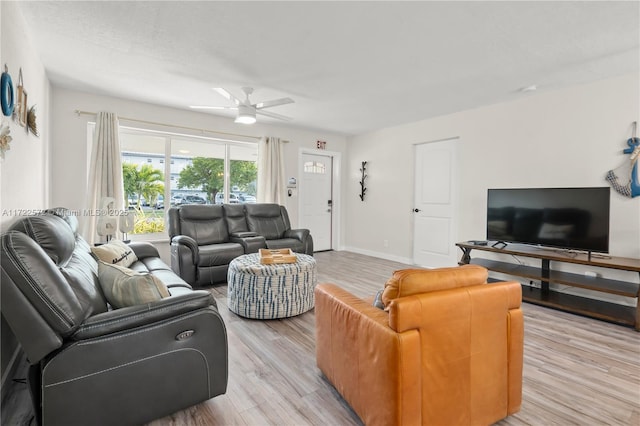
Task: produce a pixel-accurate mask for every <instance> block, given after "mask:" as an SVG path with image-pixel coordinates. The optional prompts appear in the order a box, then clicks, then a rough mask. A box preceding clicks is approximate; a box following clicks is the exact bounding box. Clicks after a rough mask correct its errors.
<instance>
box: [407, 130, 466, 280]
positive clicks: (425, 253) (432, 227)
mask: <svg viewBox="0 0 640 426" xmlns="http://www.w3.org/2000/svg"><path fill="white" fill-rule="evenodd" d="M457 143H458V142H457V139H451V140H446V141H439V142H432V143H425V144H421V145H416V147H415V150H416V155H415V196H414V231H413V232H414V235H413V262H414V263H415V264H416V265H420V266H425V267H430V268H437V267H444V266H455V265H457V253H456V250H455V249H456V246H455V242H456V241H455V238H456V232H455V220H454V219H455V218H454V214H455V202H456V165H457V159H456V147H457Z"/></svg>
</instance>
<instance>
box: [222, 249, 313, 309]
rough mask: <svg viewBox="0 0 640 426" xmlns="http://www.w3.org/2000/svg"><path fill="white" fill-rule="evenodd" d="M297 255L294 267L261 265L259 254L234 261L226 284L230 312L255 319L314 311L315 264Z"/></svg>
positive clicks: (292, 265)
mask: <svg viewBox="0 0 640 426" xmlns="http://www.w3.org/2000/svg"><path fill="white" fill-rule="evenodd" d="M294 254H295V256H296V262H295V263H273V264H261V263H260V254H259V253H252V254H246V255H243V256H239V257H237V258H235V259H233V260H232V261H231V263H230V264H229V273H228V280H227V281H228V287H227V305H228V306H229V309H230V310H231V311H232V312H235V313H236V314H238V315H240V316H243V317H245V318H255V319H276V318H287V317H292V316H295V315H300V314H302V313H303V312H307V311H308V310H310V309H312V308H313V307H314V304H315V299H314V294H313V290H314V288H315V285H316V261H315V259H314V258H313V257H311V256H308V255H306V254H300V253H294Z"/></svg>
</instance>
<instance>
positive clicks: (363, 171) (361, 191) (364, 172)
mask: <svg viewBox="0 0 640 426" xmlns="http://www.w3.org/2000/svg"><path fill="white" fill-rule="evenodd" d="M360 171H361V172H362V180H361V181H360V201H364V193H365V192H367V188H365V186H364V180H365V179H366V178H367V174H366V172H367V162H366V161H363V162H362V168H361V169H360Z"/></svg>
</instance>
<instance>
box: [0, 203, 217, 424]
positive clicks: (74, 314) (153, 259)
mask: <svg viewBox="0 0 640 426" xmlns="http://www.w3.org/2000/svg"><path fill="white" fill-rule="evenodd" d="M56 212H57V214H43V215H39V216H30V217H25V218H21V219H19V220H18V221H16V222H15V223H14V224H12V225H11V226H10V227H9V229H8V231H7V232H6V233H4V234H3V235H2V236H1V248H0V257H1V274H2V275H1V286H2V298H1V305H2V315H3V316H4V317H5V319H6V321H7V323H8V324H9V326H10V327H11V329H12V331H13V332H14V334H15V335H16V337H17V339H18V341H19V343H20V345H21V347H22V349H23V350H24V352H25V354H26V356H27V359H28V361H29V363H30V364H31V366H30V369H29V387H30V391H31V396H32V400H33V403H34V409H35V415H36V419H37V420H38V423H39V424H44V425H45V426H46V425H76V424H77V425H114V424H118V425H129V424H140V423H145V422H148V421H150V420H153V419H155V418H159V417H163V416H166V415H168V414H171V413H173V412H175V411H178V410H181V409H184V408H186V407H189V406H191V405H194V404H196V403H199V402H202V401H205V400H208V399H210V398H212V397H214V396H216V395H220V394H223V393H225V392H226V387H227V377H228V371H227V369H228V358H227V347H228V346H227V336H226V329H225V325H224V322H223V320H222V317H221V316H220V314H219V313H218V310H217V307H216V302H215V300H214V299H213V296H212V295H211V294H210V293H209V292H207V291H194V290H192V289H191V287H190V286H189V285H188V284H187V283H185V282H184V281H183V280H182V279H180V278H179V277H178V276H176V275H175V274H174V273H173V272H172V271H171V269H170V268H169V267H168V266H167V265H166V264H164V263H163V262H162V261H161V260H160V258H159V256H158V253H157V251H156V250H155V248H154V247H153V246H151V245H150V244H147V243H137V244H131V248H132V249H133V251H134V252H135V254H136V255H137V257H138V259H139V260H138V261H137V262H136V263H134V264H133V265H131V266H130V268H131V269H134V270H137V271H149V272H150V273H152V274H154V275H155V276H157V277H158V278H160V280H162V281H163V282H164V283H165V284H166V285H167V287H168V289H169V293H170V294H171V296H169V297H166V298H163V299H161V300H158V301H156V302H151V303H147V304H144V305H134V306H129V307H124V308H120V309H112V310H110V309H109V307H108V305H107V302H106V299H105V297H104V296H103V293H102V290H101V287H100V283H99V281H98V276H97V272H98V266H97V262H96V260H95V259H94V258H93V257H92V255H91V254H90V247H89V245H88V244H87V242H86V241H84V240H83V239H82V237H80V236H79V235H78V234H77V219H76V218H75V217H73V216H69V215H65V211H64V210H60V209H58V210H56Z"/></svg>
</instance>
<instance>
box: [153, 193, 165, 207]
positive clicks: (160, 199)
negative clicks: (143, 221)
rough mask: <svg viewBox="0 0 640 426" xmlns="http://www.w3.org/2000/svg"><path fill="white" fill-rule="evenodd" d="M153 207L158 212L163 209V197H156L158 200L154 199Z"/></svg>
mask: <svg viewBox="0 0 640 426" xmlns="http://www.w3.org/2000/svg"><path fill="white" fill-rule="evenodd" d="M155 207H156V209H158V210H161V209H164V196H163V195H158V198H157V199H156V204H155Z"/></svg>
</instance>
